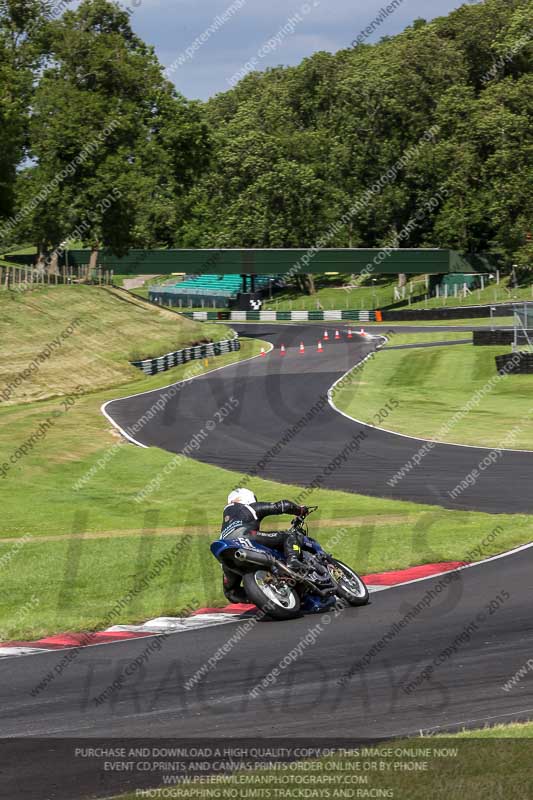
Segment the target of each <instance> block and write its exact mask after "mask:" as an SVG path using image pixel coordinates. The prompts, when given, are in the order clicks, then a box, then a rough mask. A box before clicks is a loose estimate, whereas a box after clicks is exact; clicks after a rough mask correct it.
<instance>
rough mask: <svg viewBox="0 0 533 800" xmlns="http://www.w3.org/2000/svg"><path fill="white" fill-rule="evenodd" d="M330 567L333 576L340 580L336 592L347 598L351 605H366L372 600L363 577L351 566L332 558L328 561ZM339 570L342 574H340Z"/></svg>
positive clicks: (339, 595)
mask: <svg viewBox="0 0 533 800" xmlns="http://www.w3.org/2000/svg"><path fill="white" fill-rule="evenodd" d="M328 569H329V571H330V574H331V576H332V578H333V579H334V580H335V581H338V586H337V591H336V592H335V594H336V595H337V596H338V597H340V598H341V599H342V600H346V602H347V603H349V604H350V605H351V606H366V604H367V603H368V601H369V600H370V595H369V593H368V589H367V587H366V585H365V583H364V581H363V579H362V578H360V577H359V575H358V574H357V572H354V571H353V569H352V568H351V567H349V566H348V565H347V564H344V563H343V562H342V561H338V560H337V559H336V558H331V559H330V560H329V562H328ZM339 572H340V573H341V575H339Z"/></svg>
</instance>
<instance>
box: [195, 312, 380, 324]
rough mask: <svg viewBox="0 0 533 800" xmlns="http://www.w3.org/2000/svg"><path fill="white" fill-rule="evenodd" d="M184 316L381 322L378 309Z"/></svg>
mask: <svg viewBox="0 0 533 800" xmlns="http://www.w3.org/2000/svg"><path fill="white" fill-rule="evenodd" d="M181 313H182V314H183V316H184V317H189V318H190V319H195V320H198V321H199V322H206V321H208V320H214V319H227V320H231V321H233V322H254V321H255V322H313V321H315V322H328V321H331V322H335V321H339V320H343V319H345V320H352V321H354V322H381V312H380V311H340V310H339V311H182V312H181Z"/></svg>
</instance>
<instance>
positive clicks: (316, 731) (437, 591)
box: [0, 325, 533, 800]
mask: <svg viewBox="0 0 533 800" xmlns="http://www.w3.org/2000/svg"><path fill="white" fill-rule="evenodd" d="M241 333H243V334H244V333H245V334H246V335H248V336H251V335H253V336H258V337H260V338H263V339H267V340H269V341H271V342H273V343H275V344H276V346H279V344H281V343H282V342H283V343H284V344H285V345H286V347H287V348H288V352H287V355H286V356H284V357H282V356H281V355H280V352H279V349H278V347H276V349H275V350H274V351H273V352H271V353H270V354H268V355H267V357H266V358H264V359H263V358H256V359H253V360H250V361H248V362H246V363H241V364H240V365H234V366H230V367H227V368H224V369H221V370H219V371H217V372H212V373H210V374H206V375H205V376H202V377H200V378H198V379H195V380H194V381H192V382H190V383H188V384H186V385H183V386H182V388H181V389H180V391H179V392H178V393H177V395H176V397H175V398H174V399H173V400H172V401H169V402H168V403H167V404H166V406H165V409H164V410H163V411H161V412H160V413H158V414H157V415H156V416H155V418H154V419H153V420H152V421H151V422H149V423H148V424H146V425H145V426H144V427H143V428H142V431H141V432H140V433H139V434H137V438H138V440H139V441H140V442H141V443H143V444H145V445H158V446H160V447H164V448H166V449H167V450H170V451H172V452H176V453H179V452H180V451H181V450H182V449H183V447H184V446H186V445H187V443H190V442H191V440H192V439H193V438H194V437H195V436H196V439H198V437H197V434H198V432H199V431H201V430H202V428H206V429H207V430H208V431H209V435H208V436H206V437H205V438H201V440H200V446H199V447H198V450H197V451H196V452H195V457H196V458H199V459H201V460H203V461H206V462H209V463H212V464H217V465H220V466H223V467H229V468H231V469H235V470H237V471H241V472H247V471H249V470H250V471H251V470H254V469H255V470H257V471H258V472H259V473H260V474H261V476H264V477H271V478H275V479H277V480H281V481H285V482H288V483H289V482H293V483H297V484H300V485H307V484H309V483H311V482H312V481H313V479H315V478H316V476H317V475H322V476H323V478H324V483H323V485H325V486H329V487H331V488H338V489H344V490H347V491H357V492H362V493H366V494H371V495H378V496H388V497H398V498H402V499H413V500H418V501H421V502H427V503H433V504H442V505H446V506H449V507H452V508H453V507H460V508H480V509H484V510H490V511H531V510H532V507H533V497H532V493H531V491H530V477H529V476H530V472H529V470H530V469H531V465H532V462H533V454H529V453H506V454H504V455H503V456H502V458H501V459H500V460H499V461H498V462H497V463H496V464H495V465H494V466H493V467H492V468H491V469H489V470H487V472H486V474H485V475H484V476H483V479H482V480H480V481H479V483H478V484H477V485H476V486H475V487H474V488H473V489H471V490H470V491H469V492H465V493H464V494H463V495H461V496H460V499H459V500H458V502H457V503H456V504H454V503H453V502H451V500H450V498H449V497H448V496H447V490H448V489H449V488H451V487H453V486H455V484H456V483H457V482H458V481H459V480H460V479H461V477H462V476H463V475H464V474H465V473H468V472H469V471H470V470H471V469H472V468H473V467H474V466H475V465H476V464H477V463H478V461H479V460H480V459H482V458H483V457H484V456H485V454H486V453H487V452H489V451H486V450H478V449H475V448H463V447H455V446H448V445H439V446H437V447H435V448H434V449H433V450H432V451H431V452H430V453H429V454H428V455H427V456H426V457H425V458H424V460H423V466H421V467H420V468H419V469H415V470H413V473H412V474H409V475H407V476H406V477H405V478H404V479H403V480H402V481H400V483H399V484H398V486H397V487H395V488H391V487H390V486H388V484H387V479H388V478H389V477H390V476H391V474H394V472H395V471H396V470H398V469H399V468H400V467H401V466H403V464H404V463H405V461H406V460H407V459H409V458H410V457H412V455H413V453H414V452H415V451H416V450H417V449H418V447H419V446H420V442H417V441H414V440H411V439H408V438H406V437H402V436H396V435H393V434H389V433H386V432H383V431H379V430H375V429H372V428H369V427H367V426H363V425H360V424H358V423H356V422H354V421H351V420H349V419H347V418H345V417H343V416H342V415H340V414H339V413H338V412H336V411H335V410H334V409H333V408H332V407H331V406H330V405H329V404H327V403H326V402H322V403H321V405H320V408H321V410H320V411H319V413H317V414H316V415H314V416H313V417H312V418H311V420H310V421H308V422H307V423H306V424H305V425H304V426H303V427H301V428H300V429H299V432H297V433H296V435H295V436H294V438H293V439H292V441H291V442H290V443H289V444H287V446H283V447H281V449H280V450H279V452H278V453H277V455H276V457H275V458H270V459H267V458H266V457H265V454H266V453H267V452H268V450H269V449H270V448H272V447H273V446H275V445H276V444H277V443H278V441H279V440H280V439H281V438H282V437H283V435H284V434H285V433H286V431H287V430H290V429H291V428H292V426H294V425H295V424H296V423H298V422H299V420H301V419H302V418H304V417H305V414H306V412H308V411H309V410H310V409H311V408H312V407H313V406H314V405H315V404H316V403H317V402H318V401H319V400H320V399H321V398H325V396H326V394H327V391H328V389H329V388H330V386H331V385H332V384H333V383H334V381H336V380H337V379H338V378H339V377H340V376H341V375H342V374H344V373H345V372H346V371H347V370H348V369H349V368H350V367H352V366H353V365H354V364H355V363H356V362H357V361H359V360H361V359H362V358H363V357H365V356H366V355H367V354H369V353H371V352H372V351H373V350H374V348H375V346H376V341H375V340H374V341H369V340H365V339H363V338H359V337H357V338H355V339H353V340H352V341H344V342H330V343H329V344H328V345H327V350H326V353H324V354H319V353H318V352H317V351H316V343H317V328H316V327H315V326H312V325H306V326H305V327H295V326H271V327H268V326H265V325H257V326H254V327H253V328H252V327H251V326H246V328H244V326H243V327H242V329H241ZM330 333H331V329H330ZM300 341H303V342H304V344H305V348H306V349H305V354H303V355H300V353H299V352H298V345H299V343H300ZM376 357H377V358H379V354H378V355H377V356H376ZM163 391H164V390H158V391H156V392H150V393H147V394H144V395H138V396H135V397H132V398H129V399H123V400H117V401H113V402H111V403H109V404H108V405H107V408H106V412H107V413H108V414H109V415H110V416H111V417H112V419H113V420H115V421H116V423H117V424H118V425H120V426H122V427H127V426H128V425H132V424H133V423H135V422H136V421H137V420H138V419H139V418H140V417H141V416H142V415H143V413H144V412H145V411H146V410H147V409H148V408H150V407H151V406H152V405H153V404H154V403H155V402H157V399H158V398H159V397H160V395H161V393H162V392H163ZM231 398H233V403H231ZM387 399H388V398H386V397H384V398H383V401H384V403H385V402H386V401H387ZM228 402H230V406H229V407H230V408H231V411H230V412H229V413H228V414H227V416H225V417H224V418H223V419H222V417H221V420H222V421H219V420H218V416H220V415H218V416H217V413H216V412H217V411H219V410H220V409H221V408H222V407H223V406H225V405H227V403H228ZM378 410H379V409H376V412H377V411H378ZM212 421H215V424H214V425H213V424H212ZM208 423H209V424H208ZM354 437H357V438H356V439H354ZM352 440H354V441H357V442H359V443H360V446H359V449H357V450H355V451H354V452H353V453H352V454H351V455H349V456H348V457H347V459H346V461H343V462H342V465H341V466H340V467H339V468H335V469H330V470H329V471H328V470H327V467H328V465H330V464H332V463H334V461H335V457H336V456H337V455H338V454H339V453H340V452H342V451H343V448H344V447H345V446H346V443H347V442H350V441H352ZM261 460H263V461H265V465H264V469H261V467H258V463H259V462H260V461H261ZM273 499H277V498H273ZM206 557H209V555H208V554H206ZM354 566H357V565H355V564H354ZM532 590H533V546H532V547H529V546H525V547H524V548H520V549H518V550H517V551H515V552H514V553H512V554H510V555H507V556H505V557H501V558H496V559H491V560H489V561H487V562H484V563H481V564H477V565H474V566H472V567H468V568H466V569H462V570H459V571H457V572H455V573H448V574H447V575H446V576H435V577H433V578H430V579H425V580H422V581H416V582H412V583H410V584H407V585H404V586H399V587H394V588H391V589H387V590H385V591H378V592H375V593H373V594H372V595H371V603H370V605H369V606H367V607H364V608H361V609H346V610H343V611H342V612H340V613H338V614H333V613H332V614H330V615H328V616H327V617H324V616H315V617H303V618H300V619H297V620H293V621H291V622H288V623H275V622H268V621H265V620H263V621H260V622H258V623H256V624H254V626H252V628H251V629H250V630H249V631H248V632H247V633H246V635H245V636H243V637H242V638H241V639H240V640H239V641H238V643H236V644H235V646H233V647H232V648H230V649H229V651H228V652H227V653H226V654H225V655H224V657H223V658H222V659H221V660H220V661H218V662H217V667H216V669H211V670H209V671H208V672H207V674H206V675H205V676H204V677H203V678H202V679H201V680H200V681H199V682H198V683H196V684H194V685H192V687H191V688H190V689H187V688H186V686H185V684H186V682H187V681H188V680H189V679H190V678H192V676H194V675H195V674H196V673H197V670H201V668H202V667H203V666H204V665H205V664H206V662H208V660H209V659H210V658H211V657H212V656H213V655H214V653H215V652H216V651H217V650H218V648H220V647H223V646H224V645H225V644H226V642H227V641H228V637H230V635H231V633H232V630H235V629H236V627H237V626H238V625H239V624H241V623H239V622H231V623H228V624H224V625H219V626H215V627H209V628H204V629H200V630H191V631H188V632H181V633H173V634H170V635H168V636H166V637H165V638H164V639H161V640H160V641H161V646H160V648H159V650H157V651H155V652H154V653H153V654H152V655H151V657H150V660H149V663H148V664H147V665H145V666H143V667H142V668H141V669H139V670H138V671H137V672H136V673H135V674H134V676H133V677H131V678H128V680H126V681H125V683H123V685H122V686H121V687H120V688H119V689H117V690H116V691H115V692H114V693H112V695H111V698H110V699H107V700H105V701H102V702H96V698H98V696H99V695H100V694H101V693H103V692H105V691H106V689H108V687H109V686H110V684H111V683H112V682H113V680H115V678H116V677H117V676H118V675H121V674H122V673H123V671H124V669H125V667H126V666H127V665H128V664H130V663H131V662H132V661H133V659H135V658H136V657H138V656H140V655H141V653H143V651H144V650H145V648H146V647H147V643H148V642H150V641H152V640H151V639H147V638H144V639H134V640H129V641H123V642H120V643H114V644H107V645H100V646H93V647H88V648H85V649H81V650H78V651H76V653H75V657H73V658H72V660H71V661H70V662H69V664H68V667H67V668H65V669H63V670H61V671H59V670H58V669H57V665H58V663H59V662H60V661H61V660H62V658H64V656H65V653H68V652H69V651H60V652H43V653H40V654H38V655H31V656H27V657H20V658H6V659H3V660H0V708H1V729H0V730H1V734H0V735H1V737H2V745H1V749H0V753H1V755H0V777H1V780H0V797H2V798H4V797H5V798H10V800H11V798H15V797H16V798H17V800H42V799H43V798H50V799H52V798H53V800H73V799H74V798H88V797H108V796H110V795H112V794H114V793H118V792H121V791H127V790H131V789H133V788H136V787H139V786H145V787H146V786H150V785H153V784H154V776H153V773H146V774H145V775H143V774H142V773H134V774H132V773H129V772H108V771H105V770H104V769H103V759H100V760H98V759H96V760H95V759H91V758H80V757H76V756H75V748H76V747H77V746H87V744H88V743H91V742H92V743H93V745H96V744H103V743H107V744H108V745H111V744H113V743H120V742H121V741H126V740H127V741H129V742H131V741H132V739H139V742H140V743H143V742H144V743H146V742H148V741H149V740H150V739H157V740H160V739H166V738H168V739H173V740H174V739H181V740H182V741H183V742H184V743H186V742H190V741H191V740H193V741H194V740H196V739H197V740H198V741H200V740H201V741H204V742H205V741H206V739H208V737H209V738H210V739H211V740H212V739H213V738H215V739H219V740H224V741H226V742H228V740H232V741H233V740H237V739H239V737H240V738H241V740H242V739H244V740H245V741H246V742H247V743H248V744H250V742H257V741H258V740H262V741H268V740H269V739H275V740H276V741H281V740H282V739H287V738H288V737H291V738H292V739H293V740H294V739H295V738H297V739H298V740H302V741H303V740H309V739H310V738H311V737H312V739H313V741H314V742H320V740H321V739H322V740H323V741H324V743H325V744H328V745H329V744H331V742H332V740H334V741H339V740H342V741H343V743H344V744H346V743H348V742H351V743H352V744H355V743H358V742H361V741H365V740H366V741H368V740H375V739H385V738H390V737H397V736H405V735H409V734H418V733H419V732H420V731H421V730H422V731H426V732H432V731H453V730H457V729H461V728H463V727H482V726H483V725H485V724H494V723H497V722H510V721H515V720H524V719H530V718H533V682H532V681H531V680H528V681H526V680H524V681H522V682H521V683H520V685H519V686H518V687H515V688H513V689H511V690H510V691H505V690H504V688H503V686H504V684H505V683H506V682H507V681H508V680H509V679H510V678H511V677H512V676H513V675H514V674H515V673H516V672H517V670H519V669H520V668H521V667H523V666H524V664H526V663H527V662H528V660H529V659H530V658H531V650H532V642H533V628H532V624H531V612H530V598H531V592H532ZM414 607H417V609H418V610H417V613H416V614H413V613H410V611H411V610H412V609H413V608H414ZM311 630H313V631H314V633H313V637H312V641H310V640H309V632H310V631H311ZM306 637H307V639H306ZM304 639H306V641H307V642H308V643H307V645H306V646H305V648H304V649H303V651H302V653H303V654H302V655H301V657H299V658H297V659H294V660H292V661H291V662H290V666H289V667H284V668H282V669H279V665H280V664H281V663H282V662H283V660H284V659H286V657H287V655H288V653H290V651H291V650H292V649H293V648H297V647H299V646H300V645H301V642H302V641H303V640H304ZM276 668H278V677H277V679H276V680H275V681H268V680H267V681H265V686H264V687H261V686H260V688H259V689H258V690H257V691H255V692H254V693H253V694H252V692H253V690H254V689H257V687H258V686H259V685H260V683H261V681H262V680H263V679H265V678H266V677H267V676H268V675H269V674H270V673H271V671H272V670H273V669H276ZM429 668H431V675H430V673H429ZM47 675H53V676H54V677H53V678H52V679H50V680H49V681H48V682H47V685H46V686H45V687H44V689H42V690H40V691H38V692H37V693H35V691H34V692H33V693H32V689H33V690H35V687H36V686H38V685H39V684H40V683H41V682H42V681H43V679H44V678H45V677H46V676H47ZM156 782H157V781H156Z"/></svg>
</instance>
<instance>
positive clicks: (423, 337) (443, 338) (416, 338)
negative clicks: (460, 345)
mask: <svg viewBox="0 0 533 800" xmlns="http://www.w3.org/2000/svg"><path fill="white" fill-rule="evenodd" d="M469 337H470V339H471V338H472V335H471V334H469V332H468V331H462V332H458V331H446V330H445V331H443V332H442V333H435V332H431V331H429V332H428V333H424V332H422V331H421V332H420V333H392V334H389V335H388V336H387V339H388V342H387V344H386V347H398V345H402V344H422V343H427V342H458V341H459V342H460V341H461V339H463V340H464V339H468V338H469Z"/></svg>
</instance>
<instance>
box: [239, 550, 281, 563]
mask: <svg viewBox="0 0 533 800" xmlns="http://www.w3.org/2000/svg"><path fill="white" fill-rule="evenodd" d="M235 558H236V560H237V561H246V562H247V563H248V564H255V565H256V566H258V567H271V566H272V564H274V563H275V560H274V559H273V558H272V556H269V555H268V553H260V552H259V551H258V550H237V551H236V553H235Z"/></svg>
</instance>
